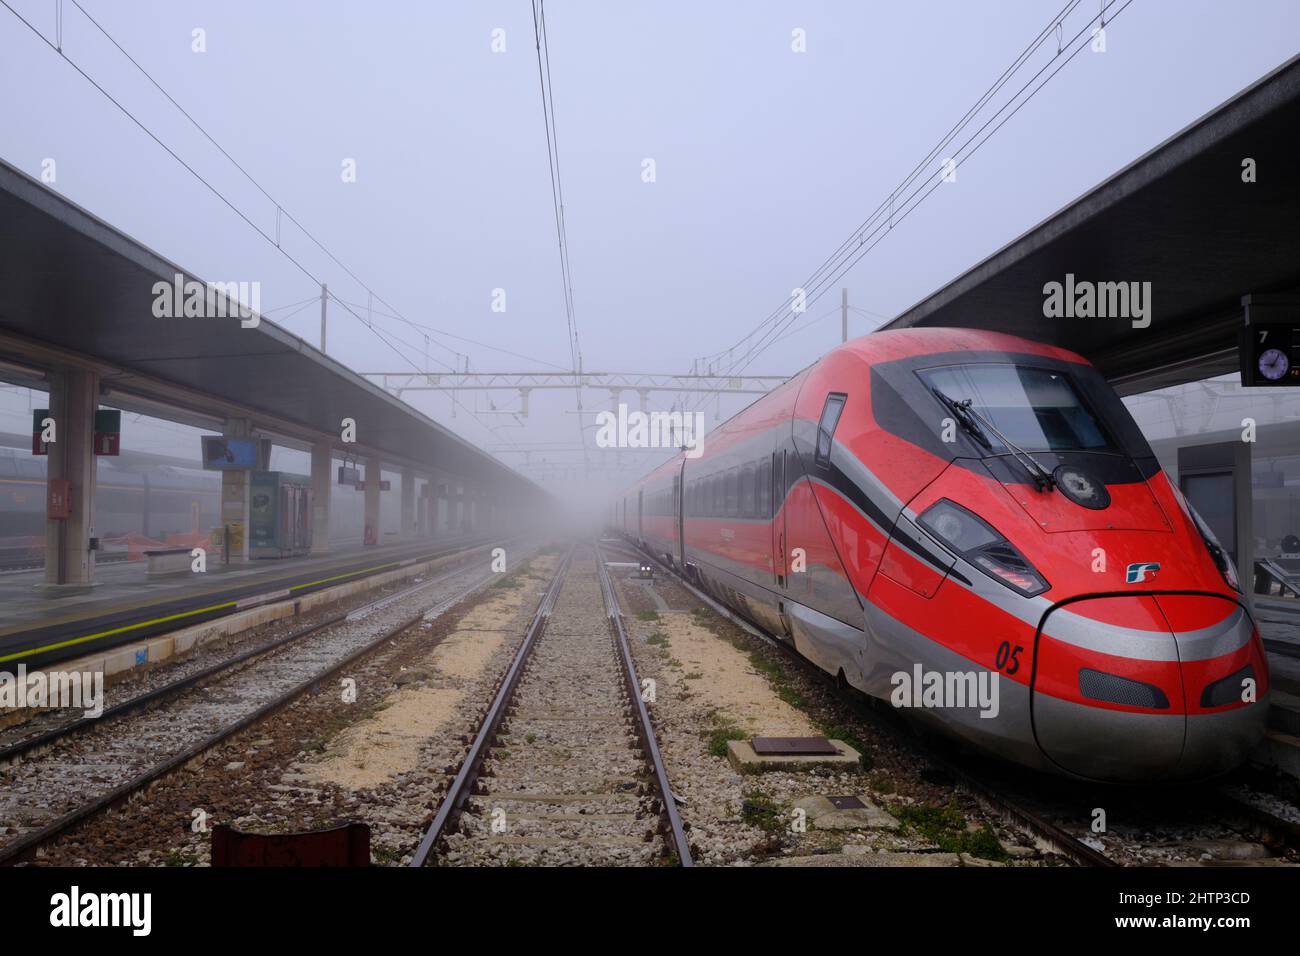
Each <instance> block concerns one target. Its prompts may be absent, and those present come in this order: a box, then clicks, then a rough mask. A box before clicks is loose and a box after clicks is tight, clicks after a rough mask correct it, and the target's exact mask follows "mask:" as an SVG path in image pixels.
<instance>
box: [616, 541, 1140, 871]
mask: <svg viewBox="0 0 1300 956" xmlns="http://www.w3.org/2000/svg"><path fill="white" fill-rule="evenodd" d="M623 545H624V546H625V547H627V548H628V549H629V550H631V551H633V552H634V553H638V554H644V555H646V556H647V557H649V559H650V560H651V561H653V562H654V563H655V564H657V565H658V566H659V567H661V568H663V569H664V570H665V571H666V572H667V573H669V574H671V575H672V577H673V579H674V581H676V583H678V584H680V585H681V586H682V587H683V588H685V589H686V590H687V591H689V592H690V593H691V594H692V595H694V596H695V597H696V598H697V599H699V600H700V601H701V602H703V603H704V604H705V605H706V606H707V607H709V608H710V609H711V610H713V611H715V612H716V613H717V614H719V615H720V616H722V617H724V618H726V619H727V620H728V621H730V622H732V623H733V624H735V625H736V626H737V627H739V628H741V629H742V630H744V631H745V632H746V633H749V634H752V635H753V636H755V637H757V638H759V639H761V640H763V641H766V642H767V643H769V644H771V645H773V646H774V647H776V648H778V649H779V650H780V651H781V652H782V653H783V654H787V655H789V656H790V657H791V659H792V660H794V661H796V662H798V663H799V664H800V665H802V666H807V667H812V665H811V664H810V663H809V662H808V661H807V660H805V659H804V658H803V657H801V656H799V655H798V653H797V652H796V651H795V650H794V649H793V648H791V647H790V646H789V645H788V644H787V643H786V642H784V641H781V640H779V639H777V638H775V637H773V636H772V635H771V634H768V633H767V632H765V631H763V630H761V629H759V628H757V627H755V626H754V625H753V624H751V623H750V622H749V621H746V620H745V619H743V618H741V617H740V616H739V615H737V614H735V613H734V612H733V611H731V610H730V609H728V608H726V607H724V606H723V605H721V604H719V603H718V602H717V601H715V600H714V599H713V598H711V597H709V595H707V594H705V593H704V592H703V591H701V590H700V589H699V588H697V587H696V586H695V585H694V584H693V583H691V582H690V581H688V580H687V579H686V578H685V577H684V576H683V575H681V574H679V573H678V572H677V570H676V568H673V567H670V566H669V565H667V564H665V563H664V562H663V561H662V560H660V559H659V557H657V556H656V555H654V554H652V553H650V552H649V551H646V550H644V549H642V548H640V547H638V546H637V545H636V544H634V543H632V542H630V541H626V540H624V541H623ZM816 673H817V676H818V677H820V678H822V679H827V675H826V674H825V672H823V671H821V670H817V672H816ZM836 691H837V696H839V698H840V700H841V701H843V702H844V703H846V704H848V705H849V706H851V707H853V708H854V710H855V712H857V713H858V715H859V716H860V717H862V718H863V719H864V720H867V721H869V722H870V723H871V724H872V725H873V726H875V727H878V728H881V729H884V730H886V731H887V732H889V733H891V734H894V735H895V736H897V735H898V729H897V728H895V727H890V726H889V725H888V724H886V723H885V722H884V721H882V720H880V718H879V717H878V715H876V714H874V713H871V712H870V711H868V710H866V709H865V708H864V707H863V706H862V705H861V703H860V702H858V701H855V700H852V699H850V698H848V697H847V696H846V695H845V694H844V693H843V692H842V688H839V687H838V686H837V687H836ZM907 743H908V745H909V746H910V747H912V748H913V749H914V750H918V751H920V753H921V755H922V756H923V757H925V759H926V760H928V761H929V762H931V763H933V764H935V765H936V766H938V767H940V768H941V769H943V770H944V771H946V772H947V773H949V774H950V775H952V776H953V777H954V778H955V779H957V780H958V781H959V782H960V784H961V785H962V786H963V787H964V788H965V789H967V790H968V791H970V792H971V793H972V794H973V795H974V796H975V797H976V798H977V799H979V800H980V801H981V802H983V803H985V804H986V805H987V806H989V807H991V808H992V809H994V810H995V811H997V812H998V813H999V814H1000V815H1001V816H1002V817H1003V818H1004V819H1006V820H1010V821H1012V822H1015V823H1017V824H1019V825H1021V826H1023V827H1025V828H1026V829H1028V830H1029V831H1030V832H1031V833H1033V834H1034V835H1035V836H1036V837H1038V838H1039V839H1041V840H1043V841H1044V842H1046V843H1047V844H1048V845H1049V846H1051V847H1052V848H1053V849H1054V850H1056V851H1057V852H1058V853H1060V854H1061V855H1062V856H1064V857H1065V858H1066V859H1068V860H1070V861H1071V862H1073V863H1076V864H1078V865H1079V866H1092V867H1099V868H1107V867H1117V866H1119V864H1118V863H1116V862H1115V861H1114V860H1112V859H1110V858H1109V857H1108V856H1106V855H1105V854H1103V853H1100V852H1099V851H1097V850H1095V849H1093V848H1092V847H1090V846H1089V845H1088V844H1086V843H1084V842H1083V841H1081V840H1079V839H1078V838H1077V837H1075V836H1073V835H1071V834H1070V833H1069V832H1067V831H1066V830H1064V829H1062V828H1061V827H1059V826H1057V825H1056V824H1054V823H1052V822H1051V821H1050V820H1047V819H1045V818H1043V817H1042V816H1040V815H1038V814H1036V813H1034V812H1033V811H1032V810H1029V809H1027V808H1025V807H1023V806H1021V805H1020V804H1018V803H1016V802H1015V801H1013V800H1011V799H1009V798H1008V797H1006V796H1004V795H1003V794H1000V793H998V792H997V791H996V790H994V789H993V788H991V787H989V786H988V785H986V784H985V783H983V782H982V781H980V780H978V779H977V778H975V777H973V776H972V775H971V774H969V773H968V772H966V770H964V769H963V768H961V767H959V766H957V765H956V764H954V763H953V762H952V761H951V760H949V759H948V758H946V757H944V756H943V755H942V754H939V753H937V752H935V750H934V749H933V748H931V747H928V746H926V745H924V744H922V743H921V742H919V741H917V740H913V739H909V740H908V741H907Z"/></svg>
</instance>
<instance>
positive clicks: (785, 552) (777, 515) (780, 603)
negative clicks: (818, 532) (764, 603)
mask: <svg viewBox="0 0 1300 956" xmlns="http://www.w3.org/2000/svg"><path fill="white" fill-rule="evenodd" d="M785 473H786V457H785V450H784V449H782V450H781V451H774V452H772V491H771V502H770V510H771V514H772V544H771V547H772V576H773V577H774V578H775V579H776V581H775V584H776V588H777V595H776V610H777V618H778V620H779V622H780V625H779V626H780V633H781V635H782V636H783V637H789V636H790V615H789V612H788V611H787V610H786V606H785V595H786V582H787V581H788V580H789V574H790V568H789V560H790V549H789V548H788V547H787V546H786V522H785V481H786V477H785Z"/></svg>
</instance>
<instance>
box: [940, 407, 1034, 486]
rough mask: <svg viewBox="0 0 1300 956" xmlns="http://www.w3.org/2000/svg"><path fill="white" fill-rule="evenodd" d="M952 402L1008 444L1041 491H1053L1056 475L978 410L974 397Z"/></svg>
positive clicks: (1003, 442) (1004, 443)
mask: <svg viewBox="0 0 1300 956" xmlns="http://www.w3.org/2000/svg"><path fill="white" fill-rule="evenodd" d="M950 401H951V400H950ZM952 404H953V405H954V406H955V407H957V408H960V409H962V410H964V411H965V412H966V413H967V414H969V415H971V416H973V417H974V418H976V419H978V420H979V421H980V422H981V423H983V425H984V427H985V428H987V429H988V430H989V431H991V432H992V433H993V434H994V436H995V437H996V438H997V440H998V441H1000V442H1002V444H1003V445H1005V446H1006V448H1007V450H1008V451H1010V452H1011V455H1012V457H1014V458H1015V459H1016V461H1018V462H1020V464H1021V465H1023V466H1024V469H1025V471H1027V472H1029V477H1030V478H1032V479H1034V485H1035V486H1036V487H1037V488H1038V490H1039V491H1051V490H1052V489H1053V488H1055V487H1056V477H1055V476H1054V475H1053V474H1052V473H1051V472H1050V471H1048V470H1047V468H1046V467H1045V466H1044V465H1043V464H1042V462H1040V461H1039V460H1038V459H1037V458H1035V457H1034V456H1033V455H1031V454H1029V452H1027V451H1025V450H1024V449H1023V448H1021V447H1020V446H1019V445H1017V444H1016V443H1015V442H1013V441H1012V440H1011V439H1010V438H1008V437H1007V436H1006V435H1004V434H1002V432H1000V431H999V430H998V426H996V425H994V424H993V423H992V422H991V421H989V420H988V418H987V417H986V416H984V415H983V414H981V413H980V412H977V411H976V410H975V407H974V402H973V400H972V399H969V398H964V399H962V400H961V401H960V402H952Z"/></svg>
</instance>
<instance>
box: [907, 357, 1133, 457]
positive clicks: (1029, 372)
mask: <svg viewBox="0 0 1300 956" xmlns="http://www.w3.org/2000/svg"><path fill="white" fill-rule="evenodd" d="M917 374H919V375H920V376H921V378H922V380H923V381H924V382H925V384H926V385H927V386H928V387H929V388H930V389H932V390H933V391H934V392H935V393H936V395H937V396H938V398H939V399H940V400H941V401H942V402H943V403H944V404H945V405H948V406H949V407H950V408H952V409H954V410H955V411H957V413H958V416H959V418H961V417H964V418H965V419H966V420H965V421H963V422H962V424H963V425H964V426H965V427H966V428H967V430H968V431H971V433H972V435H974V437H975V438H976V439H977V440H978V441H979V442H980V443H981V444H983V445H984V446H985V447H987V448H989V449H990V450H991V451H993V450H996V451H1003V450H1006V448H1005V444H1004V443H1003V442H1002V441H1001V440H999V438H998V435H997V434H994V433H992V432H993V431H994V430H996V432H999V433H1001V435H1003V436H1005V437H1006V439H1008V440H1009V442H1010V443H1012V444H1014V445H1016V446H1018V447H1019V448H1022V449H1025V450H1028V451H1078V450H1083V451H1097V450H1101V449H1108V448H1111V447H1112V445H1111V441H1110V439H1109V438H1108V437H1107V435H1106V432H1105V430H1104V429H1103V428H1102V426H1101V423H1100V422H1099V421H1098V420H1097V419H1096V417H1094V416H1093V414H1092V412H1091V411H1089V409H1088V407H1087V406H1086V405H1085V404H1084V403H1083V400H1082V399H1081V398H1080V397H1079V393H1078V392H1077V391H1075V388H1074V385H1073V383H1072V382H1071V381H1070V379H1069V377H1068V376H1066V375H1064V374H1062V373H1060V372H1053V371H1051V370H1049V369H1043V368H1032V367H1029V366H1024V365H986V364H981V365H947V366H944V367H942V368H930V369H923V370H921V371H920V372H918V373H917ZM968 403H969V404H968ZM964 409H970V410H973V411H975V412H977V413H978V415H979V416H982V417H983V418H984V419H986V420H987V421H989V422H991V423H992V424H993V426H994V428H993V429H981V428H980V426H979V424H978V419H977V417H976V416H971V415H965V416H962V415H961V412H962V411H963V410H964ZM972 426H973V428H972Z"/></svg>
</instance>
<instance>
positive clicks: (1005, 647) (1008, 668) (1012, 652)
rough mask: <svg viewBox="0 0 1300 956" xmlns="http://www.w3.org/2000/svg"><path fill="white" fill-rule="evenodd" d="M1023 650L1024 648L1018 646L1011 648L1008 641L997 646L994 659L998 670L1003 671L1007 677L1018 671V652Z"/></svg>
mask: <svg viewBox="0 0 1300 956" xmlns="http://www.w3.org/2000/svg"><path fill="white" fill-rule="evenodd" d="M1023 650H1024V648H1023V647H1022V646H1021V645H1019V644H1016V645H1015V646H1014V647H1013V646H1012V644H1011V642H1010V641H1003V642H1002V643H1001V644H1000V645H998V653H997V657H996V658H995V662H996V663H997V665H998V670H1000V671H1004V672H1005V673H1007V674H1008V675H1010V674H1014V673H1015V672H1016V671H1018V670H1020V652H1021V651H1023Z"/></svg>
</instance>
